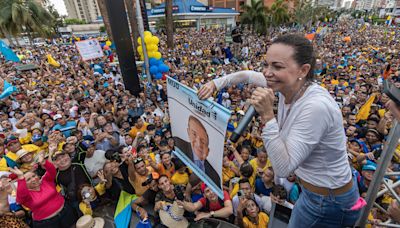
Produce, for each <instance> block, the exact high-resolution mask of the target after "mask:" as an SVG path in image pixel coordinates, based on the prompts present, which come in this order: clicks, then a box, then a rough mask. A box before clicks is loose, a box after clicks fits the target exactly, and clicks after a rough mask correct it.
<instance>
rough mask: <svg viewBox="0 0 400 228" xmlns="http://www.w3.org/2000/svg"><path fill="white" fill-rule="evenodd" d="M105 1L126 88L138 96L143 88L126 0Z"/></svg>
mask: <svg viewBox="0 0 400 228" xmlns="http://www.w3.org/2000/svg"><path fill="white" fill-rule="evenodd" d="M105 3H106V7H107V12H108V17H109V20H110V27H111V33H112V36H113V38H114V43H115V47H116V49H117V54H118V60H119V66H120V68H121V72H122V78H123V80H124V84H125V89H127V90H129V92H131V94H132V95H135V96H138V95H139V93H140V91H141V88H140V83H139V77H138V73H137V68H136V62H135V54H134V51H133V46H132V40H131V38H130V32H129V25H128V17H127V14H126V9H125V4H124V1H123V0H105Z"/></svg>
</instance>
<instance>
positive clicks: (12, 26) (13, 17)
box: [0, 0, 55, 38]
mask: <svg viewBox="0 0 400 228" xmlns="http://www.w3.org/2000/svg"><path fill="white" fill-rule="evenodd" d="M54 23H55V20H54V17H53V15H52V14H50V13H49V11H47V10H46V9H45V8H43V6H41V5H39V4H38V3H36V2H35V1H34V0H1V1H0V31H1V33H2V34H3V35H5V36H14V37H16V36H19V35H21V34H22V33H27V34H28V36H29V37H31V38H32V37H33V36H43V37H49V36H51V35H52V34H54V26H53V25H54Z"/></svg>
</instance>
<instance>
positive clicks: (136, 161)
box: [133, 157, 143, 165]
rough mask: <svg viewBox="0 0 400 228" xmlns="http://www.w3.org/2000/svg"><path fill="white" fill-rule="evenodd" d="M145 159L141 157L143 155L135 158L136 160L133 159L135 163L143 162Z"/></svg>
mask: <svg viewBox="0 0 400 228" xmlns="http://www.w3.org/2000/svg"><path fill="white" fill-rule="evenodd" d="M142 161H143V158H141V157H138V158H135V159H134V160H133V164H135V165H136V164H138V163H139V162H142Z"/></svg>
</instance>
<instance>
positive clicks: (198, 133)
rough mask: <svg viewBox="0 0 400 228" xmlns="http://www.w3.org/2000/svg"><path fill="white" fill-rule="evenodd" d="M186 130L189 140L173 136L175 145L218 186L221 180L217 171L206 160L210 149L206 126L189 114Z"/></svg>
mask: <svg viewBox="0 0 400 228" xmlns="http://www.w3.org/2000/svg"><path fill="white" fill-rule="evenodd" d="M187 131H188V136H189V141H190V142H186V141H184V140H182V139H180V138H177V137H175V145H176V146H177V147H178V148H179V149H181V150H182V152H183V153H184V154H185V155H186V156H187V157H188V158H189V159H190V160H191V161H193V162H194V164H195V165H196V166H197V167H198V168H200V170H201V171H203V172H204V173H205V174H206V175H207V176H209V177H210V178H211V180H212V181H213V182H214V183H215V184H216V185H217V186H220V185H221V180H220V177H219V175H218V173H217V171H216V170H215V169H214V168H213V167H212V166H211V164H210V163H209V162H208V161H207V157H208V154H209V153H210V149H209V146H208V144H209V138H208V134H207V130H206V128H205V127H204V125H203V124H202V123H201V121H200V120H199V119H197V118H196V117H194V116H192V115H191V116H189V121H188V128H187Z"/></svg>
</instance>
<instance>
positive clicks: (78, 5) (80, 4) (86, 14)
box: [64, 0, 101, 23]
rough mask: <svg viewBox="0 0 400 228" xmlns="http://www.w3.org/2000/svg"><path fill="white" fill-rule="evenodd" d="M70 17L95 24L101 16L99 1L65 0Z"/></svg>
mask: <svg viewBox="0 0 400 228" xmlns="http://www.w3.org/2000/svg"><path fill="white" fill-rule="evenodd" d="M64 3H65V7H66V8H67V12H68V17H67V18H76V19H80V20H84V21H86V22H88V23H90V22H95V21H97V20H98V18H99V17H100V16H101V14H100V10H99V6H98V4H97V0H64Z"/></svg>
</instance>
